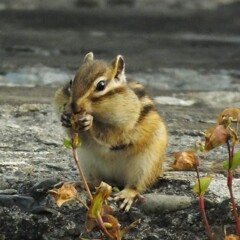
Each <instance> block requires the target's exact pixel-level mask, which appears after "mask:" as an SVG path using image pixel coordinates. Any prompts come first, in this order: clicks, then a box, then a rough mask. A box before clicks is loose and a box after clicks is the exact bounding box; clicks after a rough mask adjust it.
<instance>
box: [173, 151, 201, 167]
mask: <svg viewBox="0 0 240 240" xmlns="http://www.w3.org/2000/svg"><path fill="white" fill-rule="evenodd" d="M174 157H175V162H174V163H173V164H172V168H173V169H174V170H180V171H186V170H193V169H195V168H196V167H197V166H198V165H199V159H198V155H197V153H196V152H195V151H192V150H187V151H180V152H176V153H174Z"/></svg>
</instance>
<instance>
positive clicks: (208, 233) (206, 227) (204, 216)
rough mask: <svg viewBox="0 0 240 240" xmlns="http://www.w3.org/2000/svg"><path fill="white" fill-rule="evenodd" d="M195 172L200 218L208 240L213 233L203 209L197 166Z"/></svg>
mask: <svg viewBox="0 0 240 240" xmlns="http://www.w3.org/2000/svg"><path fill="white" fill-rule="evenodd" d="M195 169H196V173H197V180H198V188H199V206H200V210H201V214H202V220H203V224H204V226H205V229H206V231H207V236H208V238H209V239H210V240H214V237H213V234H212V229H211V227H210V225H209V223H208V219H207V215H206V211H205V205H204V195H202V187H201V182H200V174H199V168H198V167H196V168H195Z"/></svg>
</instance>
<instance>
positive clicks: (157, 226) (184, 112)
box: [0, 0, 240, 240]
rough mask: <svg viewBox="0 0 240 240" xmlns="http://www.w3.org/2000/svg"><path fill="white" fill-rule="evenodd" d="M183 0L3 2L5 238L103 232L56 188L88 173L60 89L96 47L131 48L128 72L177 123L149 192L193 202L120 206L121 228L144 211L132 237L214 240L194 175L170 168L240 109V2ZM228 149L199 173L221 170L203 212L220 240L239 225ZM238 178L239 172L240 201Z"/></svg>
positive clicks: (105, 54) (0, 187) (1, 230)
mask: <svg viewBox="0 0 240 240" xmlns="http://www.w3.org/2000/svg"><path fill="white" fill-rule="evenodd" d="M40 2H41V4H42V5H41V6H40V5H39V4H38V3H40ZM47 2H48V3H49V4H50V2H49V1H47ZM93 2H94V1H93ZM95 2H96V3H99V2H100V1H95ZM101 2H102V3H103V5H104V2H107V1H101ZM115 2H117V1H115ZM126 2H127V1H126ZM130 2H131V1H128V4H129V3H130ZM132 2H134V1H132ZM154 2H155V3H156V1H151V3H154ZM181 2H184V4H185V6H184V4H181V8H178V7H177V6H178V4H180V2H179V1H162V4H163V5H164V4H165V7H163V5H161V6H160V7H158V8H155V9H150V8H146V9H144V10H143V8H142V7H141V4H143V5H144V4H145V5H144V6H146V1H139V5H138V7H136V8H134V9H131V8H122V7H121V8H118V7H117V8H107V7H106V6H105V7H106V8H105V7H104V8H95V9H90V10H89V9H82V8H81V7H80V8H76V5H75V4H76V1H69V5H68V7H67V6H66V5H64V4H66V2H65V1H63V0H61V1H58V3H59V5H58V7H57V6H56V5H54V1H52V3H51V4H50V5H48V6H47V5H46V3H45V1H31V4H29V5H28V10H26V5H25V7H24V6H23V4H24V3H27V4H28V3H29V1H27V0H26V1H12V0H11V1H2V2H1V4H0V9H3V10H2V11H1V12H0V29H2V30H1V31H0V54H1V60H2V59H3V60H2V61H1V62H0V86H1V87H0V109H1V111H0V205H1V206H0V223H1V224H0V239H11V240H15V239H16V240H20V239H24V240H26V239H36V240H38V239H44V240H46V239H51V240H53V239H62V240H68V239H69V240H73V239H79V238H80V237H82V238H84V237H85V238H88V239H100V238H101V235H100V233H99V232H98V231H97V230H96V231H93V232H92V233H87V232H86V230H85V227H84V223H85V214H86V211H85V209H84V208H83V207H82V206H79V205H78V204H77V203H71V204H69V205H65V206H63V207H62V208H57V207H56V205H55V204H54V202H53V199H52V197H51V196H49V195H48V194H47V191H48V190H49V189H51V188H53V187H54V186H55V184H57V183H59V182H69V181H70V182H71V181H78V180H79V176H78V174H77V171H76V167H75V164H74V161H73V159H72V156H71V152H70V151H69V150H67V149H66V148H65V147H64V146H63V144H62V139H63V137H64V136H65V135H64V132H63V130H62V129H61V126H60V123H59V119H58V118H57V117H56V116H55V114H54V109H53V106H52V98H53V94H54V91H55V90H56V88H57V87H58V86H59V84H61V83H63V82H65V81H68V80H69V79H70V78H72V77H73V75H74V72H75V71H76V70H77V68H78V66H79V64H80V63H81V61H82V57H83V55H84V54H85V53H86V52H88V51H94V53H95V54H96V57H98V58H106V59H112V58H113V57H114V56H115V55H117V54H119V53H121V54H123V55H124V56H125V59H126V67H127V69H126V70H127V73H128V74H129V76H130V77H133V78H136V79H138V80H139V81H140V82H142V83H143V84H144V85H145V86H146V87H147V90H148V91H149V92H150V93H151V95H152V96H153V97H154V98H155V99H156V101H157V107H158V110H159V112H160V113H161V115H162V116H163V118H164V119H165V121H166V123H167V125H168V129H169V135H170V137H169V147H168V152H167V156H166V163H165V166H164V168H165V170H166V171H165V175H164V177H163V179H161V180H159V181H158V182H157V183H156V184H155V185H154V186H153V187H152V188H151V189H149V190H148V191H147V193H146V194H157V196H161V195H163V196H167V197H170V198H171V196H172V198H173V199H172V200H173V202H174V201H177V199H178V198H180V197H182V196H183V197H184V198H185V199H187V201H188V200H189V201H191V202H192V203H191V205H190V206H188V208H183V209H182V208H180V207H179V209H178V211H175V212H168V211H167V212H161V213H145V212H144V211H143V210H142V209H141V208H140V207H139V206H138V205H136V206H134V208H132V210H131V212H130V213H129V214H125V213H121V212H118V211H116V213H115V214H116V216H117V217H118V219H119V221H120V222H121V224H122V226H123V227H124V226H126V225H128V224H130V223H131V222H133V221H134V220H136V219H138V218H141V219H142V223H141V224H140V225H139V226H138V227H137V228H136V229H135V230H132V231H130V233H129V234H128V235H127V236H126V237H125V239H144V240H147V239H150V240H154V239H164V240H174V239H186V240H190V239H191V240H192V239H197V240H205V239H206V234H205V231H204V227H203V225H202V220H201V214H200V211H199V207H198V202H197V200H196V196H194V194H193V192H192V189H193V186H194V184H195V182H196V175H195V173H194V172H191V171H189V172H178V171H172V170H171V168H170V165H171V163H172V162H173V161H174V159H173V153H174V152H176V151H180V150H186V149H192V148H193V145H194V142H195V141H197V140H202V139H203V138H202V133H201V132H202V131H203V130H205V129H207V128H209V127H210V126H212V125H214V124H215V122H216V118H217V116H218V113H219V112H221V111H222V110H223V109H224V108H225V107H229V106H234V107H238V108H239V106H240V96H239V90H240V80H239V79H240V72H239V65H240V58H239V53H240V35H239V29H240V24H239V23H240V22H239V20H238V19H239V9H240V5H239V3H238V2H235V1H234V2H233V3H232V4H221V1H217V0H216V1H201V3H200V2H199V1H181ZM226 2H227V3H229V1H226ZM80 3H82V1H78V4H80ZM212 3H213V5H214V7H209V5H211V4H212ZM34 4H35V5H34ZM44 4H45V5H44ZM135 4H136V2H135ZM171 4H172V5H171ZM194 4H195V5H194ZM204 4H206V5H207V4H208V7H202V6H203V5H204ZM70 5H71V6H70ZM103 5H102V6H103ZM193 5H194V6H193ZM61 6H66V8H65V7H61ZM169 6H170V7H169ZM173 6H175V7H173ZM191 6H192V7H191ZM196 6H199V7H196ZM172 7H173V8H172ZM16 9H18V10H16ZM180 9H181V11H180ZM193 9H194V11H193ZM123 10H124V11H123ZM220 23H221V24H220ZM123 43H124V44H123ZM238 149H239V148H238ZM226 158H227V150H226V148H225V147H219V148H218V149H216V150H213V151H212V152H210V153H209V154H208V155H207V156H206V157H205V156H204V155H202V156H201V169H200V170H201V176H205V175H206V174H214V175H215V178H214V180H213V182H212V183H211V185H210V188H209V190H208V191H207V193H206V210H207V215H208V218H209V223H210V224H211V226H212V228H213V230H214V232H215V233H216V236H217V239H219V240H221V239H223V238H224V237H223V228H224V226H226V228H227V232H228V233H234V224H233V219H232V216H231V214H230V207H229V195H228V190H227V186H226V181H227V180H226V172H225V171H224V170H223V168H222V162H223V161H224V160H225V159H226ZM239 176H240V170H239V169H237V171H236V173H235V180H234V192H235V194H236V195H235V196H236V199H237V201H239V199H240V196H239V192H240V191H239ZM175 196H176V197H175ZM155 200H156V199H155ZM116 207H117V206H115V208H116Z"/></svg>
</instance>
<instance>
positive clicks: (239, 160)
mask: <svg viewBox="0 0 240 240" xmlns="http://www.w3.org/2000/svg"><path fill="white" fill-rule="evenodd" d="M238 166H240V151H239V152H237V153H235V154H234V156H233V161H232V166H231V169H230V170H234V169H236V168H237V167H238ZM223 167H224V168H225V169H226V170H229V160H226V161H224V163H223Z"/></svg>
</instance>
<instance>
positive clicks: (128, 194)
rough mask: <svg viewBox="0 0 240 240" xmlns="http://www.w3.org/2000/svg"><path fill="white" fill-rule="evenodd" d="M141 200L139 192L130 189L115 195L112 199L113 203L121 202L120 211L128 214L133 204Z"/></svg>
mask: <svg viewBox="0 0 240 240" xmlns="http://www.w3.org/2000/svg"><path fill="white" fill-rule="evenodd" d="M140 198H142V197H141V195H140V194H139V192H137V191H136V190H134V189H131V188H125V189H123V190H122V191H121V192H119V193H117V194H116V195H115V197H114V200H115V201H122V203H121V205H120V209H122V210H124V212H128V211H129V210H130V208H131V206H132V204H133V203H135V202H136V201H138V199H140Z"/></svg>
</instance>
